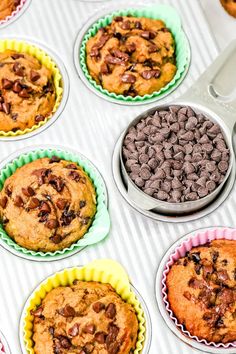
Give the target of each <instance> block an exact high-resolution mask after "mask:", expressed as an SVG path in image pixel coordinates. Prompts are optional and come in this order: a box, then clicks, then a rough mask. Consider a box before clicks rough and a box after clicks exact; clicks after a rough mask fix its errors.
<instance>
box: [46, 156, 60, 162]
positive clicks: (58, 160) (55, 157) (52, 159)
mask: <svg viewBox="0 0 236 354" xmlns="http://www.w3.org/2000/svg"><path fill="white" fill-rule="evenodd" d="M60 161H61V159H60V157H58V156H52V157H51V158H50V160H49V163H54V162H60Z"/></svg>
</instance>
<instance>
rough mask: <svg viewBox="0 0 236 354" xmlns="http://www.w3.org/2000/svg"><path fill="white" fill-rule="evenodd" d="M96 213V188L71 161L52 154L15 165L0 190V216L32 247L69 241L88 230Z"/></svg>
mask: <svg viewBox="0 0 236 354" xmlns="http://www.w3.org/2000/svg"><path fill="white" fill-rule="evenodd" d="M95 213H96V193H95V189H94V186H93V184H92V182H91V180H90V178H89V177H88V175H87V174H86V173H85V172H84V171H83V169H82V168H81V167H79V166H78V165H77V164H76V163H72V162H70V161H65V160H61V159H60V158H58V157H57V156H54V157H52V158H51V159H49V158H42V159H38V160H35V161H33V162H31V163H28V164H26V165H24V166H22V167H20V168H19V169H17V170H16V172H15V173H13V174H12V175H11V176H10V177H9V178H7V180H6V181H5V183H4V186H3V189H2V191H1V192H0V219H1V222H2V224H3V226H4V229H5V230H6V232H7V234H8V235H9V236H10V237H11V238H12V239H13V240H14V241H15V242H16V243H17V244H19V245H20V246H22V247H25V248H27V249H30V250H34V251H43V252H46V251H56V250H61V249H64V248H65V247H69V246H70V245H71V244H72V243H74V242H76V241H78V240H79V239H80V238H81V237H83V235H84V234H85V233H86V232H87V230H88V228H89V227H90V225H91V223H92V221H93V217H94V215H95Z"/></svg>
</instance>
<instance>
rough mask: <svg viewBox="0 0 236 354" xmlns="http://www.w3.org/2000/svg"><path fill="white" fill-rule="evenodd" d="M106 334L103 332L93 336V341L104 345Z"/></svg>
mask: <svg viewBox="0 0 236 354" xmlns="http://www.w3.org/2000/svg"><path fill="white" fill-rule="evenodd" d="M106 336H107V334H106V333H105V332H97V333H96V334H95V336H94V339H95V341H96V342H98V343H99V344H104V343H105V342H106Z"/></svg>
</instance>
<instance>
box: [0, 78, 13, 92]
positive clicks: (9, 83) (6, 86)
mask: <svg viewBox="0 0 236 354" xmlns="http://www.w3.org/2000/svg"><path fill="white" fill-rule="evenodd" d="M12 87H13V81H11V80H8V79H2V88H3V89H4V90H10V89H11V88H12Z"/></svg>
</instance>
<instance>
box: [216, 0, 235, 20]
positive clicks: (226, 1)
mask: <svg viewBox="0 0 236 354" xmlns="http://www.w3.org/2000/svg"><path fill="white" fill-rule="evenodd" d="M220 2H221V4H222V6H223V7H224V9H225V10H226V11H227V12H228V13H229V14H230V15H231V16H233V17H236V1H235V0H220Z"/></svg>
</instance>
